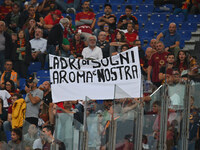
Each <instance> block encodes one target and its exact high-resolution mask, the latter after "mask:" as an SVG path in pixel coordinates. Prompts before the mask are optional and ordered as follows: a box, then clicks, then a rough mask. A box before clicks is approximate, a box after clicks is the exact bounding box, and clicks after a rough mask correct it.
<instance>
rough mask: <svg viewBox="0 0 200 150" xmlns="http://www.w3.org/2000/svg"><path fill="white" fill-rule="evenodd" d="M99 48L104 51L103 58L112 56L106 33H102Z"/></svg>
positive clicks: (99, 37) (98, 43) (99, 38)
mask: <svg viewBox="0 0 200 150" xmlns="http://www.w3.org/2000/svg"><path fill="white" fill-rule="evenodd" d="M97 46H98V47H100V48H101V49H102V52H103V58H106V57H109V56H110V45H109V43H108V42H107V41H106V33H105V32H104V31H101V32H100V33H99V36H98V41H97Z"/></svg>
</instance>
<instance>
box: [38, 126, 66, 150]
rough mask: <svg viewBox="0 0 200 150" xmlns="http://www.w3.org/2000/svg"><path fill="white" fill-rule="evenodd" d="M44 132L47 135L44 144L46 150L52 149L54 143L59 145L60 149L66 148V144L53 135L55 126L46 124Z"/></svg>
mask: <svg viewBox="0 0 200 150" xmlns="http://www.w3.org/2000/svg"><path fill="white" fill-rule="evenodd" d="M42 132H43V134H44V136H45V144H44V145H43V149H44V150H50V149H51V145H52V144H54V145H58V149H59V150H65V144H64V143H63V142H61V141H59V140H56V139H55V138H54V137H53V128H52V127H51V126H49V125H47V126H44V127H43V128H42Z"/></svg>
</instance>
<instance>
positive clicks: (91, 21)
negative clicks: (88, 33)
mask: <svg viewBox="0 0 200 150" xmlns="http://www.w3.org/2000/svg"><path fill="white" fill-rule="evenodd" d="M94 20H95V21H96V19H94ZM94 20H92V19H81V20H80V21H81V22H83V23H84V24H89V25H90V24H92V23H93V21H94Z"/></svg>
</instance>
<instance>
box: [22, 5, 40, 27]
mask: <svg viewBox="0 0 200 150" xmlns="http://www.w3.org/2000/svg"><path fill="white" fill-rule="evenodd" d="M30 18H32V19H35V21H36V24H37V25H38V26H40V27H42V26H43V17H42V16H41V15H40V14H39V13H37V12H36V10H35V8H34V7H33V6H29V7H28V11H24V12H23V13H21V15H20V18H19V27H20V28H22V27H23V26H24V24H25V23H26V22H27V20H28V19H30Z"/></svg>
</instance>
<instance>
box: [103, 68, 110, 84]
mask: <svg viewBox="0 0 200 150" xmlns="http://www.w3.org/2000/svg"><path fill="white" fill-rule="evenodd" d="M104 72H105V78H106V81H110V70H109V69H108V68H106V69H105V70H104Z"/></svg>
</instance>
